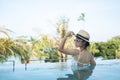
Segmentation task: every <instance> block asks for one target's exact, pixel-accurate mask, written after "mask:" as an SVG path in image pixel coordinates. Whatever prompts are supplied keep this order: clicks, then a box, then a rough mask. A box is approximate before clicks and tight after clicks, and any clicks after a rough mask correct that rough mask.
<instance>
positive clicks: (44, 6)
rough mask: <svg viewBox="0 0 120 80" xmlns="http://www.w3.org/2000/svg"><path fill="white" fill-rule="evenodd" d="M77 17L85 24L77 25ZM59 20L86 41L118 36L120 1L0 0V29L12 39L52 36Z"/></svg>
mask: <svg viewBox="0 0 120 80" xmlns="http://www.w3.org/2000/svg"><path fill="white" fill-rule="evenodd" d="M81 13H84V14H85V21H78V18H79V16H80V15H81ZM63 17H65V18H68V19H69V24H68V25H69V29H68V30H69V31H74V32H75V33H77V32H78V31H79V30H80V29H84V30H86V31H87V32H89V34H90V41H107V40H109V39H111V38H112V37H114V36H117V35H120V0H0V26H2V27H5V28H8V29H10V30H12V31H13V32H14V33H10V34H11V35H12V37H18V36H33V37H38V36H39V35H41V34H47V35H52V36H56V28H55V26H56V23H57V21H58V20H60V19H61V18H63Z"/></svg>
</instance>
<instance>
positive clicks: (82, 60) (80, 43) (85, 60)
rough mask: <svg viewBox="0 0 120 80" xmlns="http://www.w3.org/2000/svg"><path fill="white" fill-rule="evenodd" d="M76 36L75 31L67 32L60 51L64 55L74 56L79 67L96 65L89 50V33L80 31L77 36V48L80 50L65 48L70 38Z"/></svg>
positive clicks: (60, 45)
mask: <svg viewBox="0 0 120 80" xmlns="http://www.w3.org/2000/svg"><path fill="white" fill-rule="evenodd" d="M72 35H75V34H74V32H73V31H69V32H67V34H66V35H65V36H64V38H63V39H62V40H61V42H60V44H59V47H58V50H59V51H60V52H62V53H64V54H68V55H73V56H74V60H75V62H76V63H77V66H83V65H86V64H93V65H95V64H96V62H95V60H94V58H93V56H92V54H91V53H90V52H89V51H88V50H87V47H88V46H89V38H90V36H89V33H88V32H86V31H85V30H80V31H79V32H78V33H77V34H76V35H75V37H76V39H75V40H74V42H75V46H76V47H77V48H79V49H68V48H64V45H65V42H66V40H67V38H68V37H71V36H72Z"/></svg>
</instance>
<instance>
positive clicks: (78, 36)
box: [75, 34, 89, 42]
mask: <svg viewBox="0 0 120 80" xmlns="http://www.w3.org/2000/svg"><path fill="white" fill-rule="evenodd" d="M75 37H76V38H78V39H82V40H84V41H86V42H89V39H87V38H85V37H83V36H81V35H79V34H76V35H75Z"/></svg>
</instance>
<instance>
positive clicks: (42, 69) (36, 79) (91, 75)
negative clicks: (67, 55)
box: [0, 60, 120, 80]
mask: <svg viewBox="0 0 120 80" xmlns="http://www.w3.org/2000/svg"><path fill="white" fill-rule="evenodd" d="M96 63H97V65H96V66H95V68H94V69H93V70H91V71H90V70H89V71H84V72H82V71H81V72H76V71H75V72H73V70H71V62H70V61H67V62H58V63H40V62H35V63H30V64H27V67H26V68H25V65H24V64H19V63H16V64H15V69H13V64H12V63H4V64H0V80H77V78H76V76H75V75H79V76H83V77H85V78H84V79H85V80H120V76H119V73H120V60H102V61H96ZM86 76H87V77H86ZM84 79H83V80H84Z"/></svg>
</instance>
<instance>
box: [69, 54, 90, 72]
mask: <svg viewBox="0 0 120 80" xmlns="http://www.w3.org/2000/svg"><path fill="white" fill-rule="evenodd" d="M80 54H81V53H79V55H78V60H77V61H76V60H74V59H73V60H72V65H71V68H72V70H83V69H86V68H88V67H89V66H90V64H85V63H81V62H80ZM78 64H79V65H80V66H79V65H78Z"/></svg>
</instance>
